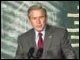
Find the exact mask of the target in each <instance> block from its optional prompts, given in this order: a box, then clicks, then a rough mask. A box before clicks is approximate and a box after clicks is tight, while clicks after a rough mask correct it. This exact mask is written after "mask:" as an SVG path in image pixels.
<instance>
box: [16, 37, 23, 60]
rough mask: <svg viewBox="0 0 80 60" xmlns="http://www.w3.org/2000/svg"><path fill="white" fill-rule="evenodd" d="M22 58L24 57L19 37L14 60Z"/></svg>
mask: <svg viewBox="0 0 80 60" xmlns="http://www.w3.org/2000/svg"><path fill="white" fill-rule="evenodd" d="M23 57H24V53H23V48H22V44H21V40H20V37H18V47H17V51H16V56H15V59H23Z"/></svg>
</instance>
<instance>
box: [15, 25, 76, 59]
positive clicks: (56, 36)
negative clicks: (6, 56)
mask: <svg viewBox="0 0 80 60" xmlns="http://www.w3.org/2000/svg"><path fill="white" fill-rule="evenodd" d="M32 46H36V43H35V32H34V29H31V30H29V31H28V32H26V33H24V34H22V35H20V36H19V37H18V48H17V51H16V59H27V58H28V57H27V53H28V51H29V49H30V47H32ZM42 58H44V59H75V58H76V56H75V54H74V51H73V49H72V47H71V43H70V41H69V39H68V33H67V30H66V29H63V28H58V27H54V26H49V25H48V26H47V27H46V31H45V38H44V51H43V55H42Z"/></svg>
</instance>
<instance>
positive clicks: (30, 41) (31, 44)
mask: <svg viewBox="0 0 80 60" xmlns="http://www.w3.org/2000/svg"><path fill="white" fill-rule="evenodd" d="M29 45H30V46H31V47H35V46H36V43H35V32H34V30H33V29H32V31H31V34H30V35H29Z"/></svg>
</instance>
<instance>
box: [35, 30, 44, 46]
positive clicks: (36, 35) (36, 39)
mask: <svg viewBox="0 0 80 60" xmlns="http://www.w3.org/2000/svg"><path fill="white" fill-rule="evenodd" d="M38 33H39V32H37V31H36V30H35V42H36V46H37V47H38V40H39V35H38ZM41 33H42V39H43V40H44V37H45V29H44V30H43V31H41Z"/></svg>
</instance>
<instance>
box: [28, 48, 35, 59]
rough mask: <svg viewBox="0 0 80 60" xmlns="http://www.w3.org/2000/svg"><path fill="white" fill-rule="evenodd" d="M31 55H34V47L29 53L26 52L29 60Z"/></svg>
mask: <svg viewBox="0 0 80 60" xmlns="http://www.w3.org/2000/svg"><path fill="white" fill-rule="evenodd" d="M33 53H34V47H31V48H30V49H29V52H28V54H27V55H28V59H30V58H31V57H33Z"/></svg>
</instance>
